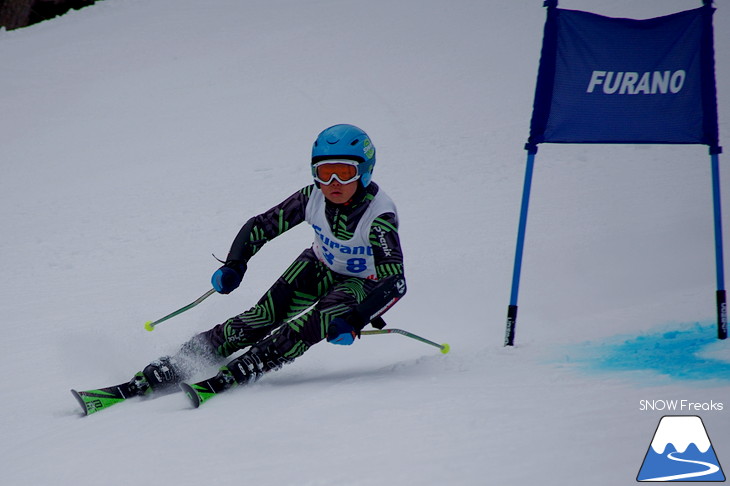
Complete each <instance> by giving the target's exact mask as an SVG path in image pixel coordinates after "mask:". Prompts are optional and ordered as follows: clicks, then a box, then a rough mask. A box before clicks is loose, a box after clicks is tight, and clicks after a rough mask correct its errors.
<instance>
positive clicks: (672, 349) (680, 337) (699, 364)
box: [566, 323, 730, 382]
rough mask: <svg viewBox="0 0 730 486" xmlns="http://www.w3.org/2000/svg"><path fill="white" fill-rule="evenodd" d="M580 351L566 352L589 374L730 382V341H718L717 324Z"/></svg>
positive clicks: (599, 344) (621, 339)
mask: <svg viewBox="0 0 730 486" xmlns="http://www.w3.org/2000/svg"><path fill="white" fill-rule="evenodd" d="M578 348H579V349H578V350H574V351H576V352H575V353H574V352H572V351H567V350H566V351H567V359H568V360H569V361H570V362H573V363H577V364H579V365H583V366H585V367H586V368H588V369H589V370H595V371H602V372H606V371H608V372H611V371H625V372H639V371H643V372H653V374H655V373H658V374H660V375H663V376H665V377H666V378H669V379H673V380H693V381H701V380H715V381H716V380H720V381H727V382H730V340H726V341H720V340H718V339H717V328H716V326H715V325H713V324H699V323H697V324H684V325H680V326H674V327H673V328H664V329H662V330H659V331H655V332H653V333H647V334H640V335H633V336H632V335H623V336H617V337H614V338H609V339H608V340H606V341H604V342H588V343H584V344H583V345H581V346H579V347H578ZM718 358H719V359H718Z"/></svg>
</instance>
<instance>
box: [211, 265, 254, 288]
mask: <svg viewBox="0 0 730 486" xmlns="http://www.w3.org/2000/svg"><path fill="white" fill-rule="evenodd" d="M245 273H246V262H242V261H239V260H231V261H228V262H226V264H225V265H223V266H222V267H220V268H219V269H218V270H216V271H215V273H214V274H213V277H211V279H210V282H211V283H212V284H213V288H214V289H215V291H216V292H218V293H219V294H230V293H231V292H233V291H234V290H236V289H237V288H238V286H239V285H241V280H243V275H244V274H245Z"/></svg>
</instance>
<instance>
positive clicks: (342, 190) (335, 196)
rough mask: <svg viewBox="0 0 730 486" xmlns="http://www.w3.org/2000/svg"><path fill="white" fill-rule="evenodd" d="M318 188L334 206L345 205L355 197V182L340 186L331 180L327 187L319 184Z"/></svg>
mask: <svg viewBox="0 0 730 486" xmlns="http://www.w3.org/2000/svg"><path fill="white" fill-rule="evenodd" d="M319 187H320V189H322V194H324V197H326V198H327V200H328V201H330V202H332V203H335V204H345V203H346V202H347V201H349V200H350V199H352V196H354V195H355V191H357V181H353V182H349V183H347V184H342V183H341V182H339V181H337V180H333V181H332V182H330V183H329V184H328V185H324V184H320V185H319Z"/></svg>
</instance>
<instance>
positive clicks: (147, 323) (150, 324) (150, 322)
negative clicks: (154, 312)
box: [144, 321, 155, 332]
mask: <svg viewBox="0 0 730 486" xmlns="http://www.w3.org/2000/svg"><path fill="white" fill-rule="evenodd" d="M144 328H145V329H147V330H148V331H150V332H152V331H154V330H155V326H153V325H152V321H147V322H145V323H144Z"/></svg>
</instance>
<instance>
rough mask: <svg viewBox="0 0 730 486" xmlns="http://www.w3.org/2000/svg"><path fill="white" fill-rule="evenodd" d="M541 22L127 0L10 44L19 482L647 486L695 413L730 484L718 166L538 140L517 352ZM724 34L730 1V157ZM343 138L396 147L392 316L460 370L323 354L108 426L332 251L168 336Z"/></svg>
mask: <svg viewBox="0 0 730 486" xmlns="http://www.w3.org/2000/svg"><path fill="white" fill-rule="evenodd" d="M541 4H542V2H541V1H539V0H534V1H529V2H528V1H509V2H508V1H504V2H484V1H480V0H458V1H453V0H402V1H398V2H393V1H391V0H371V1H369V2H355V1H352V0H338V1H334V0H309V1H302V0H270V1H265V2H264V1H252V0H248V1H242V0H208V1H206V2H199V1H193V0H153V1H149V0H147V1H141V0H105V1H104V2H99V3H98V4H96V5H95V6H94V7H90V8H86V9H83V10H80V11H73V12H71V13H69V14H68V15H65V16H63V17H61V18H57V19H55V20H52V21H47V22H43V23H41V24H38V25H35V26H32V27H30V28H26V29H22V30H17V31H12V32H4V31H3V32H0V66H2V76H0V107H2V117H1V118H0V150H1V153H2V155H1V156H0V164H2V169H3V170H2V173H3V175H2V177H1V178H0V227H1V229H2V236H1V237H0V269H2V275H3V279H2V284H0V285H1V286H2V287H0V296H1V297H0V299H1V300H0V319H1V322H2V324H3V337H2V340H0V369H2V389H3V390H4V393H3V400H2V403H1V404H0V430H2V438H1V439H0V458H2V459H1V461H2V484H3V485H9V486H10V485H13V486H14V485H74V486H84V485H95V484H105V485H127V484H138V485H151V484H156V485H159V484H170V485H194V484H219V485H229V484H246V485H318V486H324V485H413V484H419V485H442V484H450V485H482V484H504V485H540V486H551V485H556V486H557V485H560V486H565V485H583V484H595V485H619V484H633V483H634V481H635V477H636V474H637V472H638V471H639V468H640V466H641V463H642V460H643V458H644V455H645V454H646V451H647V449H648V447H649V444H650V443H651V439H652V435H653V433H654V430H655V429H656V426H657V424H658V422H659V419H660V418H661V416H662V415H665V414H671V413H674V414H680V415H681V414H693V415H700V416H701V417H702V419H703V422H704V424H705V426H706V427H707V431H708V434H709V437H710V438H711V439H712V441H713V446H714V448H715V451H716V452H717V455H718V458H719V460H720V462H721V463H722V464H723V465H726V467H727V466H728V465H730V420H729V417H730V350H729V346H730V343H728V342H720V341H717V340H715V339H714V336H715V330H714V329H713V326H714V320H715V316H714V312H715V306H714V298H715V297H714V291H715V273H714V243H713V227H712V199H711V179H710V162H709V157H708V156H707V149H706V147H701V146H673V147H663V146H542V147H541V149H540V153H539V154H538V159H537V166H536V170H535V179H534V184H533V193H532V201H531V211H530V218H529V223H528V232H527V242H526V247H525V259H524V267H523V274H522V286H521V293H520V315H519V318H518V327H517V339H516V342H517V346H515V347H514V348H504V347H503V346H502V341H503V335H504V321H505V317H506V311H507V304H508V299H509V288H510V284H511V277H512V262H513V258H514V243H515V238H516V233H517V220H518V215H519V203H520V197H521V190H522V182H523V177H524V157H525V154H524V151H523V149H522V147H523V144H524V142H525V140H526V138H527V133H528V127H529V119H530V114H531V107H532V98H533V92H534V86H535V78H536V73H537V62H538V59H539V52H540V45H541V38H542V26H543V22H544V19H545V11H544V9H543V8H541ZM699 5H700V2H694V1H679V0H671V1H670V0H645V1H636V0H615V1H611V2H605V1H598V0H590V1H589V0H586V1H580V2H579V1H577V0H574V1H567V0H566V1H563V2H561V7H564V8H573V9H580V10H587V11H592V12H596V13H599V14H604V15H610V16H616V17H632V18H649V17H654V16H659V15H665V14H669V13H673V12H676V11H680V10H685V9H690V8H695V7H697V6H699ZM728 25H730V10H729V9H728V8H727V5H723V4H721V5H719V7H718V10H717V12H716V15H715V27H716V39H715V44H716V52H717V59H716V60H717V85H718V92H719V93H718V96H719V108H720V123H721V125H720V128H721V133H720V139H721V142H722V141H724V142H725V143H726V144H727V143H730V142H728V141H729V140H730V133H729V126H728V120H729V119H730V113H729V111H728V110H729V109H730V62H729V61H728V60H730V55H728V53H730V33H729V32H730V30H728V29H727V26H728ZM335 123H353V124H356V125H359V126H361V127H362V128H364V129H365V130H366V131H367V132H368V133H369V134H370V135H371V137H372V139H373V141H374V144H375V146H376V147H377V150H378V163H377V167H376V170H375V180H376V182H378V183H379V184H380V185H381V187H382V188H383V189H384V190H385V191H387V192H388V193H389V194H390V196H391V197H392V198H393V199H394V200H395V201H396V203H397V204H398V208H399V214H400V219H401V238H402V242H403V246H404V251H405V254H406V272H407V277H408V284H409V293H408V295H407V296H406V298H405V299H404V300H403V301H402V302H401V303H399V304H398V305H397V306H396V307H395V308H394V309H393V310H392V311H391V312H389V313H388V314H387V319H386V320H387V321H388V322H389V325H390V326H391V327H395V328H403V329H407V330H409V331H411V332H414V333H417V334H419V335H422V336H424V337H426V338H429V339H431V340H434V341H437V342H448V343H449V344H450V345H451V350H452V351H451V353H450V354H448V355H441V354H440V353H439V352H438V350H436V349H435V348H432V347H429V346H426V345H424V344H422V343H418V342H416V341H413V340H409V339H407V338H404V337H402V336H398V335H389V336H365V337H363V338H362V339H361V340H359V341H357V342H356V343H355V344H354V345H352V346H350V347H336V346H332V345H329V344H327V343H321V344H319V345H317V346H315V347H313V348H312V349H311V350H310V351H309V352H308V353H307V354H306V355H304V356H303V357H301V358H300V359H299V360H297V361H296V362H295V363H294V364H292V365H289V366H288V367H286V368H284V369H282V370H281V371H279V372H277V373H273V374H271V375H269V376H266V377H265V378H264V379H263V380H261V381H260V382H259V383H257V384H256V385H254V386H251V387H250V388H248V389H245V390H244V389H240V390H236V391H234V392H231V393H230V394H226V395H222V396H220V397H217V398H216V399H215V400H212V401H210V402H209V403H207V404H205V405H204V406H203V407H202V408H200V409H198V410H191V409H190V408H189V405H188V404H187V403H186V400H185V399H184V397H183V396H181V395H180V394H175V395H169V396H165V397H161V398H158V399H152V400H146V401H141V400H139V401H136V402H135V403H124V404H121V405H118V406H116V407H114V408H112V409H110V410H106V411H103V412H101V413H98V414H95V415H92V416H89V417H84V418H82V417H81V415H80V410H79V407H78V405H77V404H76V402H75V401H74V400H73V398H72V397H71V395H70V394H69V391H68V390H69V389H70V388H72V387H73V388H78V389H89V388H95V387H100V386H106V385H112V384H116V383H119V382H122V381H126V380H128V379H129V378H130V377H131V376H132V375H133V373H134V372H136V371H137V370H140V369H141V368H142V367H143V366H144V365H145V364H146V363H148V362H149V361H150V360H152V359H154V358H155V357H157V356H160V355H162V354H166V353H170V352H173V351H175V349H176V348H177V346H179V344H180V343H182V342H183V341H184V340H186V339H187V338H189V337H190V336H192V335H193V334H194V333H196V332H199V331H201V330H204V329H207V328H209V327H211V326H213V325H214V324H217V323H219V322H222V321H223V320H225V319H226V318H228V317H230V316H232V315H235V314H237V313H239V312H242V311H244V310H246V309H247V308H248V307H250V306H251V305H253V304H254V303H255V301H256V300H257V299H258V297H259V296H260V295H261V294H262V293H263V292H264V291H265V290H266V289H267V288H268V286H269V285H270V284H271V283H272V282H273V281H274V280H275V279H276V278H277V277H278V276H279V275H280V274H281V273H282V272H283V271H284V270H285V269H286V267H287V266H288V264H289V263H290V262H291V260H293V258H294V257H295V256H296V255H298V254H299V252H300V251H301V250H302V249H303V248H305V247H306V246H308V245H309V244H310V242H311V238H312V237H313V234H312V231H311V229H310V228H307V227H305V225H302V226H300V227H297V228H295V229H292V230H291V231H290V232H289V233H287V234H286V235H284V236H282V237H281V238H279V239H278V240H276V241H274V242H272V243H271V244H270V245H269V246H267V247H266V248H264V249H263V250H262V251H261V252H260V253H259V254H257V255H256V257H255V258H254V259H253V260H252V261H251V263H250V269H249V271H248V273H247V275H246V278H245V280H244V283H243V285H242V286H241V287H240V288H239V289H238V290H237V291H236V292H234V293H233V294H231V295H228V296H223V295H214V296H212V297H210V298H209V299H208V300H206V301H205V302H204V303H202V304H200V305H199V306H198V307H196V308H194V309H193V310H190V311H188V312H186V313H184V314H182V315H180V316H178V317H175V318H174V319H171V320H169V321H167V322H165V323H164V324H161V325H160V326H159V327H158V328H157V330H155V332H154V333H148V332H146V331H145V330H144V329H143V323H144V322H145V321H147V320H153V319H157V318H159V317H162V316H163V315H166V314H167V313H169V312H172V311H173V310H176V309H178V308H180V307H182V306H183V305H186V304H188V303H189V302H191V301H193V300H194V299H195V298H197V297H198V296H200V295H201V294H202V293H204V292H205V291H206V290H207V289H208V288H210V283H209V282H210V281H209V279H210V275H211V273H212V272H213V271H214V270H215V269H216V268H217V266H218V263H217V262H216V261H215V260H214V259H213V258H212V256H211V253H215V254H216V255H218V256H225V254H226V252H227V250H228V247H229V245H230V243H231V241H232V240H233V238H234V236H235V235H236V233H237V231H238V229H239V228H240V225H241V224H243V223H244V222H245V221H246V219H248V218H249V217H250V216H252V215H254V214H257V213H259V212H261V211H263V210H266V209H268V208H269V207H271V206H273V205H274V204H277V203H278V202H280V201H281V200H283V199H284V198H285V197H287V196H288V195H290V194H291V193H293V192H294V191H296V190H298V189H299V188H300V187H302V186H304V185H306V184H308V183H310V174H309V151H310V149H311V143H312V142H313V140H314V138H315V136H316V135H317V133H318V132H319V131H320V130H322V129H324V128H325V127H327V126H330V125H333V124H335ZM726 160H727V157H726V156H724V155H723V156H721V163H722V168H721V174H722V184H723V187H724V188H725V189H726V191H727V190H728V189H730V169H728V167H727V166H726V164H725V161H726ZM728 200H730V194H725V201H728ZM724 209H725V218H726V219H725V227H726V229H727V217H728V215H729V214H730V209H728V206H727V204H726V205H725V207H724ZM726 236H727V237H729V238H730V235H728V234H727V233H726ZM726 241H727V238H726ZM725 251H726V254H727V252H728V248H727V247H726V248H725ZM214 372H215V370H211V374H212V373H214ZM657 400H680V402H679V403H685V402H687V403H697V404H700V407H699V409H690V408H683V409H678V410H675V411H673V412H672V411H667V410H663V411H662V410H656V409H653V410H652V409H649V410H646V408H647V407H646V403H647V401H651V403H660V404H661V403H663V402H661V401H660V402H656V401H657ZM681 400H684V401H685V402H681ZM718 403H720V404H721V408H722V410H718V406H717V404H718ZM722 405H724V406H722ZM728 472H730V471H727V470H726V471H725V474H727V473H728Z"/></svg>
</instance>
